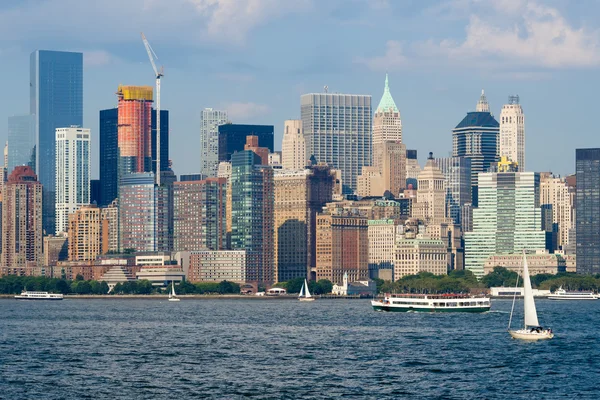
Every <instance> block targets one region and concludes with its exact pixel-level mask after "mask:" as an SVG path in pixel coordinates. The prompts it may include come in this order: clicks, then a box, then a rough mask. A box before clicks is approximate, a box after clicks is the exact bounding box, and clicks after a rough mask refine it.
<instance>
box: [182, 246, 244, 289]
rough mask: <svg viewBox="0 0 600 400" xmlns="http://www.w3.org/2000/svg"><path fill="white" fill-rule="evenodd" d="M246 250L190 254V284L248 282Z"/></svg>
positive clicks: (207, 251) (193, 252) (204, 251)
mask: <svg viewBox="0 0 600 400" xmlns="http://www.w3.org/2000/svg"><path fill="white" fill-rule="evenodd" d="M246 275H247V274H246V251H245V250H202V251H192V252H191V253H190V261H189V270H188V276H187V280H188V281H189V282H222V281H229V282H237V283H244V282H245V281H246V280H245V279H246Z"/></svg>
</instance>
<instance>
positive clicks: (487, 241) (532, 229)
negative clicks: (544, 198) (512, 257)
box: [464, 172, 546, 277]
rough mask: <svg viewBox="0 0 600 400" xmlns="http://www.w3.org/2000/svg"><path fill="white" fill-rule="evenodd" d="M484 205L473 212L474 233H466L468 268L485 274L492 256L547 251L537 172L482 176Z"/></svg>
mask: <svg viewBox="0 0 600 400" xmlns="http://www.w3.org/2000/svg"><path fill="white" fill-rule="evenodd" d="M479 185H480V186H479V189H480V202H479V206H478V207H477V208H474V209H473V230H472V231H471V232H465V234H464V236H465V268H466V269H468V270H470V271H472V272H473V273H474V274H475V275H476V276H478V277H481V276H483V274H484V270H483V266H484V264H485V260H487V258H488V257H489V256H491V255H502V254H514V253H518V252H520V251H522V250H526V251H534V252H535V251H538V250H541V251H543V250H544V249H545V246H546V235H545V232H544V231H543V230H542V220H541V219H542V211H541V208H540V176H539V174H536V173H533V172H505V173H491V172H490V173H480V174H479Z"/></svg>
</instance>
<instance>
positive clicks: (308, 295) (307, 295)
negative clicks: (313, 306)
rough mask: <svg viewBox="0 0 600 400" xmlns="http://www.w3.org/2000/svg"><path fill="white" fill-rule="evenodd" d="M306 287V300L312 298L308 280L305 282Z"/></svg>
mask: <svg viewBox="0 0 600 400" xmlns="http://www.w3.org/2000/svg"><path fill="white" fill-rule="evenodd" d="M304 287H305V288H306V298H309V297H312V296H311V295H310V292H309V291H308V282H306V279H305V280H304Z"/></svg>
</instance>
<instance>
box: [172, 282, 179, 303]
mask: <svg viewBox="0 0 600 400" xmlns="http://www.w3.org/2000/svg"><path fill="white" fill-rule="evenodd" d="M180 300H181V299H180V298H179V297H177V295H176V294H175V281H171V293H169V301H180Z"/></svg>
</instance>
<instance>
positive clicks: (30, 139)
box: [6, 115, 36, 175]
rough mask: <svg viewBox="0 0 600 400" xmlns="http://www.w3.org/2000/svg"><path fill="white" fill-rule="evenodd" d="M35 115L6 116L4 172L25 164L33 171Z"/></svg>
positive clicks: (8, 172)
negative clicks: (6, 131) (6, 159)
mask: <svg viewBox="0 0 600 400" xmlns="http://www.w3.org/2000/svg"><path fill="white" fill-rule="evenodd" d="M35 153H36V152H35V116H34V115H18V116H14V117H8V165H7V166H6V174H7V175H10V173H11V172H12V171H13V170H14V169H15V167H16V166H18V165H27V166H30V167H31V168H33V170H34V171H35Z"/></svg>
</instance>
